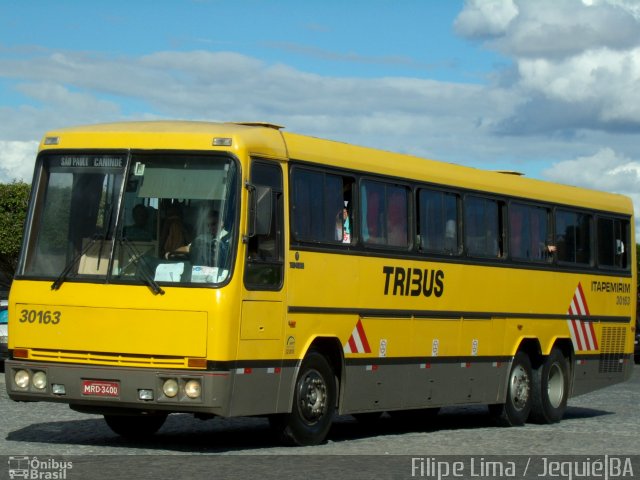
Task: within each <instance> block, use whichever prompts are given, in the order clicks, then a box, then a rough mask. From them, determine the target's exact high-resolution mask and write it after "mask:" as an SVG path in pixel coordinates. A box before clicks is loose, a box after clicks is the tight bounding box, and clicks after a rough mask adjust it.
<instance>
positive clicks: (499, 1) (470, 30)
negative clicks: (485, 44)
mask: <svg viewBox="0 0 640 480" xmlns="http://www.w3.org/2000/svg"><path fill="white" fill-rule="evenodd" d="M517 16H518V7H517V6H516V4H515V3H514V2H513V0H470V1H467V3H466V5H465V8H464V10H463V11H462V12H461V13H460V15H459V16H458V18H457V19H456V21H455V24H454V27H455V28H456V31H457V32H458V33H459V34H460V35H463V36H465V37H473V38H494V37H498V36H500V35H504V34H505V33H506V32H507V30H508V28H509V24H510V23H511V21H512V20H513V19H514V18H515V17H517Z"/></svg>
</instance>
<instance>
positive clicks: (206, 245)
mask: <svg viewBox="0 0 640 480" xmlns="http://www.w3.org/2000/svg"><path fill="white" fill-rule="evenodd" d="M228 243H229V232H227V231H226V230H225V229H224V228H221V224H220V214H219V213H218V212H217V211H215V210H210V211H209V212H208V213H207V217H206V229H205V231H203V232H202V233H200V234H199V235H197V236H196V238H195V239H194V240H193V242H191V243H189V244H187V245H183V246H181V247H178V248H176V249H174V250H173V251H171V252H167V253H166V255H165V258H167V259H169V258H171V256H172V255H175V254H178V255H179V254H189V255H190V257H191V261H192V263H194V264H197V265H209V266H213V265H214V261H213V260H214V259H215V258H216V256H217V257H218V262H215V263H217V264H220V265H222V264H224V260H225V257H226V253H227V251H228Z"/></svg>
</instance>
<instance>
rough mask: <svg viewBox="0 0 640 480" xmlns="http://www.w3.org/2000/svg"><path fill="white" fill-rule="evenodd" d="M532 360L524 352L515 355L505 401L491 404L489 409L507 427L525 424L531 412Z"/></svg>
mask: <svg viewBox="0 0 640 480" xmlns="http://www.w3.org/2000/svg"><path fill="white" fill-rule="evenodd" d="M532 378H533V377H532V370H531V360H529V356H528V355H527V354H526V353H524V352H518V353H516V356H515V357H513V363H512V364H511V370H510V372H509V385H508V387H507V398H506V401H505V403H502V404H497V405H489V411H490V412H491V414H492V415H493V416H494V417H495V418H496V421H497V422H498V423H499V424H500V425H503V426H506V427H514V426H519V425H524V423H525V422H526V421H527V418H529V412H531V403H532V401H531V400H532V398H531V385H532Z"/></svg>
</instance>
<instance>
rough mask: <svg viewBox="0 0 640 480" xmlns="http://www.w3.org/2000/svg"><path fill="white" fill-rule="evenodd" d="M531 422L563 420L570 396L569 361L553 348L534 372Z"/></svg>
mask: <svg viewBox="0 0 640 480" xmlns="http://www.w3.org/2000/svg"><path fill="white" fill-rule="evenodd" d="M531 391H532V399H533V402H532V406H531V415H530V417H529V418H530V420H531V421H532V422H535V423H556V422H559V421H560V420H562V417H563V416H564V412H565V410H566V409H567V398H568V396H569V368H568V366H567V359H566V358H565V356H564V355H563V353H562V352H561V351H560V350H559V349H558V348H553V349H552V350H551V353H550V354H549V355H548V356H547V357H546V358H545V360H544V362H542V364H541V365H540V366H539V367H538V368H536V369H535V370H534V371H533V383H532V388H531Z"/></svg>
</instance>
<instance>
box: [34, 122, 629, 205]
mask: <svg viewBox="0 0 640 480" xmlns="http://www.w3.org/2000/svg"><path fill="white" fill-rule="evenodd" d="M282 128H283V127H281V126H279V125H275V124H271V123H264V122H236V123H233V122H227V123H215V122H194V121H149V122H120V123H105V124H96V125H86V126H79V127H71V128H64V129H59V130H54V131H50V132H48V133H47V134H46V136H45V138H44V139H43V141H42V143H41V144H40V148H41V150H45V149H50V148H57V149H78V148H93V149H100V148H116V149H129V148H132V149H135V148H139V149H153V150H164V149H166V150H172V149H183V150H194V151H197V150H215V149H218V147H214V146H213V145H212V143H213V139H214V138H218V137H223V138H224V137H226V138H232V139H233V141H232V150H238V149H241V148H244V149H246V150H247V151H248V152H249V153H250V154H252V155H260V156H267V157H272V158H279V159H282V160H286V159H287V158H289V159H291V160H303V161H307V162H315V163H319V164H322V165H326V166H331V167H335V168H341V169H347V170H355V171H360V172H367V173H371V174H373V175H376V174H380V175H387V176H392V177H396V178H397V179H408V180H410V181H418V182H426V183H431V184H436V185H450V186H455V187H458V188H463V189H468V190H476V191H482V192H491V193H497V194H503V195H509V196H513V197H520V198H527V199H532V200H540V201H546V202H551V203H559V204H567V205H574V206H582V207H585V208H592V209H596V210H606V211H612V212H619V213H624V214H628V215H631V213H632V212H633V204H632V202H631V199H630V198H628V197H625V196H623V195H619V194H613V193H605V192H600V191H595V190H589V189H584V188H578V187H573V186H567V185H561V184H556V183H552V182H545V181H541V180H535V179H531V178H526V177H523V176H520V175H513V174H509V173H512V172H494V171H486V170H481V169H477V168H472V167H466V166H461V165H456V164H452V163H446V162H441V161H435V160H429V159H425V158H420V157H416V156H412V155H407V154H400V153H392V152H388V151H384V150H378V149H373V148H368V147H361V146H356V145H351V144H347V143H342V142H337V141H333V140H325V139H321V138H316V137H310V136H306V135H300V134H296V133H290V132H286V131H282V130H281V129H282ZM53 138H57V142H56V141H52V140H49V141H47V139H53ZM227 150H228V148H227Z"/></svg>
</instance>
